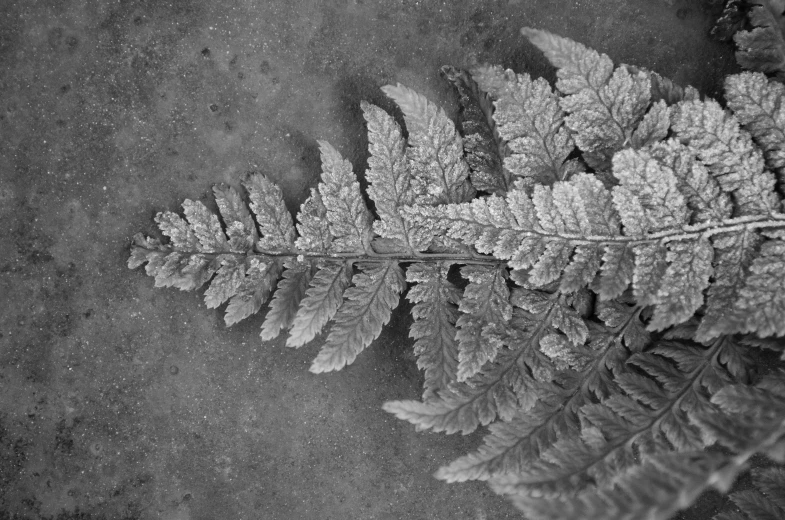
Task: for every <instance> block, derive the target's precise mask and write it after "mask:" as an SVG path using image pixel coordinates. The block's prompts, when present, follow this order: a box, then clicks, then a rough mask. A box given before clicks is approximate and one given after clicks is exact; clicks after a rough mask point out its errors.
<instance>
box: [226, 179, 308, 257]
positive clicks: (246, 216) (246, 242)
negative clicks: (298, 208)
mask: <svg viewBox="0 0 785 520" xmlns="http://www.w3.org/2000/svg"><path fill="white" fill-rule="evenodd" d="M213 194H214V195H215V203H216V204H217V205H218V210H219V211H220V212H221V219H222V220H223V222H224V225H225V226H226V235H227V236H228V237H229V249H231V250H232V251H237V252H245V251H249V250H250V249H252V248H253V246H254V245H255V244H256V242H257V241H258V240H259V233H258V232H257V230H256V225H255V224H254V220H253V217H252V216H251V213H250V212H249V211H248V207H247V206H246V205H245V202H244V201H243V199H242V197H241V196H240V194H239V193H238V192H237V190H235V189H234V188H232V187H231V186H225V185H220V186H214V187H213ZM287 215H288V213H287ZM289 222H291V217H290V219H289ZM292 231H294V230H292Z"/></svg>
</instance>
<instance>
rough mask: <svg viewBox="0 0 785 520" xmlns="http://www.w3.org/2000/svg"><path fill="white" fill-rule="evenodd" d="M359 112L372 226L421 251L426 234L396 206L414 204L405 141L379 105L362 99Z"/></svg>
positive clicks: (384, 235)
mask: <svg viewBox="0 0 785 520" xmlns="http://www.w3.org/2000/svg"><path fill="white" fill-rule="evenodd" d="M361 107H362V109H363V115H364V116H365V121H366V123H367V125H368V148H369V151H370V153H371V156H370V157H369V158H368V171H367V172H366V174H365V176H366V179H367V180H368V182H369V183H370V185H369V186H368V195H370V196H371V199H372V200H373V201H374V203H375V204H376V212H377V213H378V215H379V220H377V221H375V222H374V223H373V230H374V231H375V232H376V233H377V234H378V235H379V236H381V237H384V238H387V239H390V240H393V241H394V242H395V243H396V244H397V245H398V246H399V247H403V248H405V249H408V250H409V251H412V252H413V251H422V250H424V249H425V248H426V247H427V246H428V243H429V242H430V238H431V237H430V236H428V235H427V234H425V233H422V232H421V231H418V230H416V229H410V226H409V225H408V224H407V223H406V222H405V221H404V220H403V218H402V217H401V215H400V213H399V211H398V210H399V208H401V207H402V206H407V205H410V204H414V202H415V195H416V193H415V191H414V188H413V186H412V183H413V182H414V179H413V177H412V174H411V173H410V171H409V165H408V163H407V159H406V143H405V141H404V140H403V138H402V137H401V129H400V128H399V127H398V123H396V122H395V120H394V119H393V118H392V117H391V116H390V115H389V114H388V113H387V112H385V111H384V110H382V109H381V108H379V107H377V106H374V105H371V104H370V103H366V102H364V101H363V102H362V103H361Z"/></svg>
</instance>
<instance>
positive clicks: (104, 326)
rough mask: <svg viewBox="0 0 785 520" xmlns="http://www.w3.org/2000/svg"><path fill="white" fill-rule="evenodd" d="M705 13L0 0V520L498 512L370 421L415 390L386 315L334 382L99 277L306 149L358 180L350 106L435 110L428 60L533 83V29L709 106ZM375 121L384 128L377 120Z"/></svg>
mask: <svg viewBox="0 0 785 520" xmlns="http://www.w3.org/2000/svg"><path fill="white" fill-rule="evenodd" d="M719 3H720V2H710V1H707V0H702V1H701V0H694V1H688V0H676V1H672V2H666V1H664V0H662V1H658V0H625V1H622V0H604V1H602V2H593V1H589V0H569V1H567V0H548V1H544V0H530V1H524V0H517V1H516V0H495V1H487V2H446V1H434V0H422V1H414V0H386V1H381V0H378V1H374V0H365V1H362V0H325V1H316V0H290V1H283V0H269V1H259V0H257V1H253V0H227V1H214V2H208V1H204V0H192V1H191V0H172V1H124V0H123V1H112V0H106V1H98V0H51V1H33V0H26V1H19V2H13V1H10V0H0V223H1V225H0V243H1V244H2V246H0V519H12V518H15V519H25V518H30V519H39V518H58V519H61V520H65V519H72V518H79V519H98V518H107V519H115V518H117V519H121V518H122V519H148V518H150V519H152V518H161V519H167V520H186V519H193V520H196V519H335V520H337V519H378V520H382V519H384V520H392V519H467V520H485V519H487V520H491V519H505V518H517V515H516V512H515V511H514V509H513V508H512V507H511V506H510V505H509V504H507V503H506V502H505V501H504V500H503V499H501V498H499V497H497V496H495V495H493V493H492V492H491V491H490V490H489V489H488V488H487V487H486V486H485V484H483V483H468V484H454V485H448V484H445V483H443V482H440V481H437V480H435V479H433V478H432V477H431V474H432V473H433V472H434V471H435V470H436V469H437V468H438V467H439V466H440V465H442V464H445V463H447V462H449V461H451V460H453V459H454V458H456V457H458V456H460V455H461V454H464V453H466V452H467V451H469V450H471V449H473V448H475V447H476V446H478V444H479V442H480V440H481V437H482V435H481V432H478V433H476V434H474V435H470V436H467V437H461V436H444V435H441V434H438V435H432V434H419V433H416V432H415V431H414V429H413V428H412V427H411V426H410V425H408V424H404V423H401V422H399V421H397V420H395V419H394V418H392V417H391V416H388V415H387V414H386V413H384V412H383V411H382V410H381V408H380V407H381V404H382V403H383V402H384V401H386V400H390V399H400V398H416V397H417V396H419V395H420V386H421V376H420V374H419V372H418V370H417V368H416V366H415V365H414V360H413V357H412V354H411V345H412V342H411V340H410V339H409V338H408V325H409V323H410V318H409V316H408V309H409V307H408V306H407V305H405V304H403V305H402V306H401V307H399V310H398V311H396V313H395V314H394V316H393V320H392V322H391V323H390V325H389V326H387V327H386V329H385V331H384V332H383V333H382V336H381V337H380V338H379V339H378V340H377V341H376V343H375V344H374V345H373V346H372V347H371V348H369V349H368V350H367V351H365V352H364V353H363V354H361V355H360V356H359V358H358V359H357V361H356V362H355V363H354V364H353V365H351V366H350V367H349V368H347V369H345V370H343V371H341V372H339V373H334V374H326V375H319V376H316V375H313V374H310V373H309V372H308V366H309V363H310V360H311V359H312V358H313V357H314V356H315V355H316V352H317V351H318V348H319V342H320V340H319V339H317V340H316V341H315V342H314V344H313V345H311V346H309V347H306V348H303V349H300V350H291V349H286V348H284V346H283V343H284V339H283V338H279V339H278V340H276V341H273V342H270V343H267V344H263V343H262V342H261V340H260V339H259V337H258V334H259V327H260V324H261V321H262V315H259V316H256V317H253V318H251V319H248V320H246V321H244V322H243V323H241V324H239V325H236V326H234V327H232V328H230V329H227V328H225V327H224V326H223V322H222V315H221V313H220V312H217V311H214V310H208V309H206V308H205V307H204V305H203V304H202V301H201V295H200V294H199V293H182V292H179V291H176V290H171V289H167V290H159V289H155V288H153V281H152V279H150V278H148V277H146V276H144V274H143V272H142V271H141V270H137V271H130V270H128V269H127V268H126V267H125V262H126V259H127V255H128V244H129V240H130V237H131V236H132V235H133V234H134V233H135V232H137V231H143V232H145V233H148V234H150V233H152V232H154V229H153V221H152V217H153V215H154V213H155V212H156V211H160V210H165V209H176V208H177V207H178V205H179V203H180V202H181V201H182V200H183V199H184V198H192V199H200V200H204V201H207V202H208V203H210V201H211V198H210V197H208V195H209V194H210V187H211V186H212V185H213V184H214V183H218V182H226V183H230V184H234V185H237V184H238V180H239V179H240V178H241V177H242V176H243V174H244V173H245V172H246V171H248V170H250V169H258V170H261V171H263V172H265V173H267V174H268V175H269V176H270V177H271V178H272V179H274V180H276V181H277V182H279V183H280V185H281V186H282V187H283V190H284V192H285V195H286V199H287V203H288V204H289V207H290V208H291V209H292V210H293V211H294V210H296V208H297V207H298V206H299V204H300V203H301V202H302V201H303V200H304V198H305V196H306V194H307V192H308V189H309V188H310V187H311V186H314V185H315V183H316V182H317V176H318V173H319V163H318V152H317V147H316V140H317V139H325V140H328V141H330V142H331V143H332V144H333V145H334V146H335V147H336V148H337V149H338V150H339V151H340V152H341V153H342V154H344V156H346V157H347V158H349V159H350V160H351V161H352V162H353V164H354V165H355V167H356V171H357V172H358V173H360V174H362V171H364V168H365V163H366V157H367V152H366V144H367V142H366V138H365V135H364V132H365V129H364V125H363V121H362V116H361V112H360V109H359V103H360V100H363V99H365V100H368V101H371V102H373V103H377V104H379V105H381V106H382V107H383V108H385V109H388V110H393V107H392V104H391V103H390V102H389V101H388V100H387V99H385V98H384V96H383V94H382V93H381V92H380V90H379V87H380V86H382V85H385V84H387V83H391V82H392V83H395V82H401V83H404V84H406V85H407V86H409V87H412V88H414V89H416V90H418V91H419V92H421V93H423V94H425V95H426V96H428V97H429V98H430V99H432V100H434V101H436V102H439V103H441V104H442V105H443V106H445V108H446V109H447V110H448V113H454V112H455V104H454V97H453V94H452V92H451V90H450V88H449V87H448V86H447V85H446V84H445V83H444V82H443V81H442V80H441V79H440V78H439V75H438V69H439V67H440V66H441V65H443V64H452V65H455V66H459V67H466V66H470V65H472V64H475V63H477V62H491V63H499V64H502V65H505V66H508V67H513V68H515V69H516V70H519V71H523V70H528V71H531V72H533V73H535V74H538V75H539V74H545V75H546V76H547V77H550V78H552V77H553V71H552V70H551V69H550V68H549V67H548V66H547V65H546V64H545V62H544V60H543V59H542V57H541V56H540V55H539V53H537V52H536V51H535V50H534V49H533V48H532V47H531V46H529V45H528V44H526V43H525V42H523V40H522V38H521V37H520V36H519V29H520V27H521V26H524V25H530V26H534V27H538V28H543V29H547V30H550V31H554V32H557V33H560V34H562V35H564V36H568V37H571V38H574V39H576V40H579V41H581V42H583V43H585V44H587V45H589V46H592V47H594V48H596V49H598V50H600V51H603V52H606V53H608V54H609V55H610V56H611V57H612V58H613V59H614V60H615V61H616V62H617V63H618V62H627V63H630V64H635V65H640V66H644V67H648V68H651V69H654V70H656V71H658V72H660V73H662V74H664V75H666V76H670V77H672V78H674V79H676V80H677V81H679V82H682V83H684V84H686V83H690V84H692V85H694V86H696V87H697V88H699V89H700V90H701V91H702V92H708V93H716V92H717V89H718V87H719V85H720V81H721V78H722V77H723V75H724V74H725V73H727V72H728V71H731V70H734V67H735V65H734V63H733V59H732V49H730V48H729V47H727V46H724V45H721V44H717V43H715V42H712V41H711V40H710V39H709V38H708V31H709V29H710V27H711V24H712V23H713V20H714V19H715V18H716V16H717V12H718V10H719V9H720V8H721V6H720V5H715V4H719ZM395 113H396V115H399V113H397V112H395Z"/></svg>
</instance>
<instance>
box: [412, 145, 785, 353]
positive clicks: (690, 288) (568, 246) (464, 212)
mask: <svg viewBox="0 0 785 520" xmlns="http://www.w3.org/2000/svg"><path fill="white" fill-rule="evenodd" d="M613 161H614V163H613V164H614V175H618V177H619V185H618V186H616V187H614V188H613V191H612V192H609V191H608V190H607V189H605V188H604V187H603V186H602V184H601V183H600V182H599V181H598V180H597V179H596V178H595V177H593V176H590V175H588V174H577V175H575V176H574V177H573V178H571V179H570V180H569V181H563V182H557V183H556V184H554V185H553V187H547V186H541V185H538V186H536V187H535V190H534V193H533V195H532V196H531V197H529V196H528V195H527V194H526V193H525V192H523V191H521V190H513V191H511V192H509V193H508V194H507V195H506V196H505V198H501V197H497V196H491V197H487V198H484V199H476V200H474V201H472V202H470V203H463V204H445V205H441V206H435V207H425V206H410V207H406V208H403V209H402V213H403V215H404V217H405V218H406V219H407V220H408V221H410V222H411V223H412V225H417V226H422V227H423V228H426V229H430V230H431V231H432V232H433V233H434V234H438V233H444V234H446V235H447V236H449V237H451V238H454V239H457V240H460V241H461V242H463V243H464V244H467V245H471V246H474V247H475V248H476V249H477V250H478V251H479V252H481V253H485V254H493V255H494V256H495V257H496V258H501V259H504V260H507V263H508V266H509V267H511V268H513V269H526V268H529V267H532V270H531V271H530V273H529V281H530V282H531V283H533V284H535V285H544V284H547V283H550V282H551V281H553V280H557V279H560V280H561V282H560V283H561V288H562V290H563V291H565V292H566V291H575V290H577V289H580V288H581V287H585V286H590V285H591V286H593V287H596V288H597V289H598V292H599V294H600V295H601V296H603V297H613V296H616V295H618V294H619V293H620V292H623V290H624V289H626V287H627V283H629V282H630V281H631V282H632V287H633V290H634V293H635V296H636V298H637V300H638V303H639V304H642V305H651V304H654V305H657V308H656V309H655V318H654V319H653V320H652V322H651V324H650V327H651V328H652V329H653V330H661V329H664V328H666V327H668V326H671V325H675V324H678V323H681V322H683V321H685V320H686V319H688V318H690V317H691V316H692V315H693V314H694V313H695V312H696V311H697V309H698V308H699V307H701V305H702V304H703V303H704V291H705V290H706V289H707V288H709V287H711V286H712V280H711V279H710V276H711V275H712V273H713V271H714V269H715V266H716V268H717V276H716V278H715V279H714V280H713V283H714V284H715V285H717V287H718V289H716V290H714V289H710V292H709V294H710V297H711V298H712V301H711V302H710V308H711V309H720V308H722V305H723V303H724V302H725V301H727V300H728V295H727V294H724V293H722V292H721V291H720V289H719V288H720V287H723V286H725V287H733V288H738V287H746V284H750V286H749V288H748V289H745V290H746V291H747V294H749V296H748V298H750V300H749V301H750V303H749V304H747V303H742V302H746V301H747V300H746V299H744V300H740V301H739V303H737V305H738V308H737V309H736V311H735V312H736V313H738V314H740V315H741V316H747V315H748V314H749V315H750V318H749V320H750V321H749V324H748V325H747V324H746V321H741V318H740V319H739V320H737V321H736V322H734V323H741V324H740V325H738V328H737V329H735V330H736V331H738V330H741V331H750V332H754V331H758V330H760V332H761V333H762V334H763V335H771V334H779V333H778V332H777V331H779V330H781V329H780V328H779V325H776V323H785V314H783V311H782V304H781V303H780V302H781V298H782V291H780V290H779V289H778V287H779V283H780V281H779V280H778V279H774V278H772V277H771V276H770V275H767V274H766V273H768V272H774V271H775V268H776V266H777V265H778V261H779V259H780V257H779V256H778V255H779V253H778V249H777V241H772V240H770V241H769V245H767V246H766V248H764V249H762V250H760V251H757V250H756V249H755V246H756V244H757V241H758V237H759V235H758V232H757V230H763V231H766V232H768V230H770V229H771V230H780V229H783V228H785V214H783V213H777V212H774V211H772V212H769V213H767V214H765V215H749V216H740V217H736V218H726V219H724V220H722V221H716V220H714V218H713V217H712V218H711V219H710V220H708V221H705V220H704V221H702V222H696V221H695V217H694V215H693V212H691V211H690V207H689V202H688V201H689V198H687V197H684V196H682V195H681V193H680V192H679V186H680V181H679V179H678V177H677V176H676V175H675V174H674V170H672V169H671V168H669V167H668V166H667V163H663V162H660V161H658V160H657V159H656V158H655V157H654V156H652V155H651V154H649V153H648V152H646V151H644V150H637V151H636V150H631V149H627V150H624V151H622V152H619V153H618V154H616V156H615V157H614V160H613ZM717 196H718V197H721V195H720V194H719V192H717ZM703 202H704V203H705V207H706V208H707V211H709V212H714V214H715V215H716V214H717V213H716V212H717V211H721V208H723V207H724V206H723V204H724V203H723V202H721V201H718V202H716V203H715V202H714V201H713V200H712V199H708V200H704V201H703ZM704 217H705V214H701V218H704ZM736 237H741V239H740V240H739V239H737V238H736ZM710 238H713V240H709V239H710ZM729 240H730V241H734V240H736V241H737V242H736V244H737V246H736V247H739V248H741V249H740V250H739V249H737V250H736V251H735V252H732V251H731V252H727V251H726V252H725V253H723V252H722V251H725V250H727V249H728V248H729V247H730V244H729ZM715 249H718V250H720V253H718V254H717V253H715ZM726 255H733V257H728V256H726ZM752 255H757V256H755V257H754V258H753V257H752ZM734 258H735V259H736V260H737V263H736V264H732V263H730V262H733V260H734ZM756 262H757V264H756ZM753 265H759V267H756V268H755V269H757V270H758V273H753V272H752V271H751V270H752V269H753ZM747 266H749V269H748V268H747ZM631 267H632V269H631ZM767 270H768V271H767ZM598 271H599V272H600V277H599V279H598V282H597V284H598V285H594V278H595V275H596V274H597V272H598ZM631 271H632V272H631ZM630 279H631V280H630ZM738 280H744V284H742V283H737V281H738ZM757 280H760V281H757ZM772 284H773V285H772ZM764 285H767V287H764ZM739 290H741V289H739ZM731 297H732V296H731ZM754 297H759V298H761V301H765V302H770V304H769V305H767V307H765V308H762V309H758V310H755V309H753V307H752V306H753V305H754V304H752V303H751V302H752V301H754V300H753V299H752V298H754ZM754 312H758V313H759V314H755V316H757V317H754V316H753V313H754ZM760 313H762V314H760ZM718 328H719V325H712V326H711V327H709V325H707V326H706V327H704V329H702V338H704V339H706V338H708V337H716V335H717V334H718V333H720V332H733V331H730V330H718ZM703 331H706V332H703Z"/></svg>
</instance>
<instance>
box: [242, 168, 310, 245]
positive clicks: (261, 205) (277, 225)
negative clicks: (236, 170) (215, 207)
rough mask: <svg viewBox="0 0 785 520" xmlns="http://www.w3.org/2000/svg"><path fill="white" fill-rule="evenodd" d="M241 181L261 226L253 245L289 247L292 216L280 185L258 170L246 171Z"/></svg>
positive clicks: (291, 242) (292, 236)
mask: <svg viewBox="0 0 785 520" xmlns="http://www.w3.org/2000/svg"><path fill="white" fill-rule="evenodd" d="M243 185H244V186H245V189H246V190H248V197H249V199H250V200H251V204H250V206H251V210H253V212H254V214H255V215H256V220H257V223H258V224H259V229H261V230H262V238H261V239H260V240H259V243H258V244H257V248H258V249H259V250H260V251H269V252H273V251H290V250H291V249H292V248H293V246H294V240H295V237H296V232H295V230H294V225H293V224H292V216H291V215H290V214H289V210H287V209H286V204H285V203H284V201H283V193H282V192H281V188H279V187H278V186H277V185H276V184H273V183H272V182H271V181H270V180H269V179H268V178H267V177H265V176H264V175H262V174H260V173H254V174H251V175H249V176H248V178H246V179H245V182H244V183H243ZM227 226H228V223H227Z"/></svg>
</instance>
